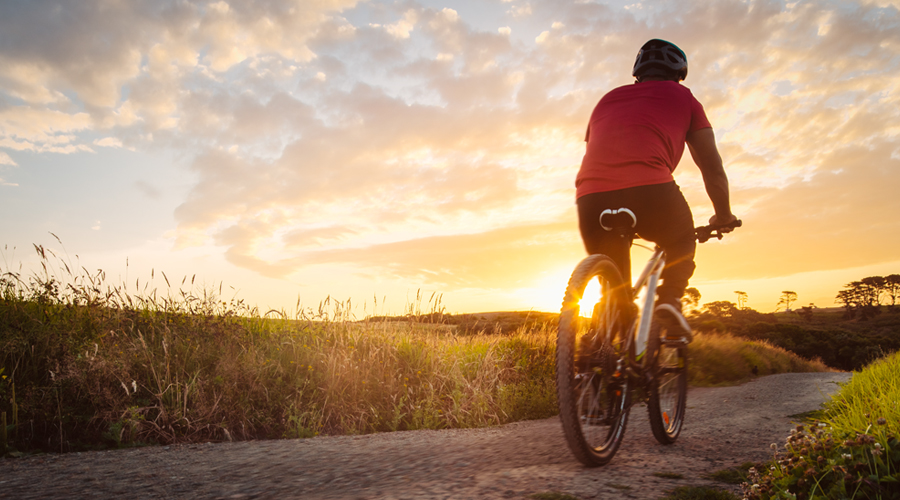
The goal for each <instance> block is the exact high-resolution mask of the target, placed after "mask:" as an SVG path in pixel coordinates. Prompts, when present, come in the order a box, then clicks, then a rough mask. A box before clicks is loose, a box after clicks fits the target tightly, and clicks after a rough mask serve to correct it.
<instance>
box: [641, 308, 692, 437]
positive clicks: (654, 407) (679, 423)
mask: <svg viewBox="0 0 900 500" xmlns="http://www.w3.org/2000/svg"><path fill="white" fill-rule="evenodd" d="M650 330H651V331H650V339H649V345H648V354H650V355H651V356H653V365H654V366H653V369H654V370H658V368H659V354H660V349H661V348H662V345H661V344H662V343H661V341H660V335H661V332H660V328H659V326H658V325H653V326H651V329H650ZM678 355H679V357H681V358H682V359H683V363H684V366H683V367H682V371H681V373H680V374H679V379H678V381H677V384H678V388H677V390H678V401H677V403H676V412H675V415H674V417H673V419H674V420H675V421H674V425H672V426H670V425H668V424H666V422H665V419H664V417H663V414H662V409H661V408H660V402H659V398H660V393H659V379H658V378H656V377H654V381H653V383H652V385H651V387H650V388H649V391H648V399H647V413H648V414H649V417H650V430H651V431H653V437H655V438H656V440H657V441H658V442H659V443H660V444H664V445H669V444H673V443H675V440H677V439H678V435H679V434H680V433H681V429H682V428H683V427H684V413H685V410H686V409H687V367H688V360H687V347H679V348H678Z"/></svg>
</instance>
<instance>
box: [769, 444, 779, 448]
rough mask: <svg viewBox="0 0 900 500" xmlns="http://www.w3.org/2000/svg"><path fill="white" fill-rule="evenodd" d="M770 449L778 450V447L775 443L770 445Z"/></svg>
mask: <svg viewBox="0 0 900 500" xmlns="http://www.w3.org/2000/svg"><path fill="white" fill-rule="evenodd" d="M769 448H772V449H773V450H777V449H778V445H777V444H775V443H772V444H770V445H769Z"/></svg>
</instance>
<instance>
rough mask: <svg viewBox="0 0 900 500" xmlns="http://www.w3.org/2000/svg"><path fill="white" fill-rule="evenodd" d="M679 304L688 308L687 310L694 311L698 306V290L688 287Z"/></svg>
mask: <svg viewBox="0 0 900 500" xmlns="http://www.w3.org/2000/svg"><path fill="white" fill-rule="evenodd" d="M681 304H682V305H685V306H688V308H689V309H696V308H697V307H698V306H699V305H700V290H697V289H696V288H694V287H690V288H688V289H687V290H685V291H684V297H682V298H681Z"/></svg>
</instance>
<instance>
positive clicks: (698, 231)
mask: <svg viewBox="0 0 900 500" xmlns="http://www.w3.org/2000/svg"><path fill="white" fill-rule="evenodd" d="M741 225H743V222H741V220H740V219H736V220H735V221H733V222H731V223H729V224H725V225H722V226H702V227H696V228H694V234H695V235H696V237H697V241H698V242H700V243H706V242H707V241H708V240H709V239H710V238H713V237H715V238H716V239H719V240H721V239H722V236H724V235H725V233H723V232H722V231H721V230H722V229H734V228H737V227H741ZM726 232H727V231H726Z"/></svg>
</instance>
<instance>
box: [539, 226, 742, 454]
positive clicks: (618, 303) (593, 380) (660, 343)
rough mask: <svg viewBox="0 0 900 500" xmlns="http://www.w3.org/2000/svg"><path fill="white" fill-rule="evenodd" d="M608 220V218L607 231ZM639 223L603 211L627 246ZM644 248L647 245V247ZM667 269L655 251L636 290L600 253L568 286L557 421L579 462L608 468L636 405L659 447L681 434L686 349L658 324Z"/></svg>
mask: <svg viewBox="0 0 900 500" xmlns="http://www.w3.org/2000/svg"><path fill="white" fill-rule="evenodd" d="M604 216H610V218H609V219H608V222H609V224H608V225H604ZM636 221H637V219H636V218H635V216H634V213H632V212H631V211H630V210H628V209H624V208H623V209H618V210H605V211H604V212H603V214H601V216H600V222H601V225H603V228H604V229H606V230H607V231H613V232H615V233H616V235H617V236H620V237H621V238H622V241H623V243H622V244H623V245H628V246H629V247H630V246H631V245H632V244H633V240H634V238H635V236H636V235H635V232H634V229H633V228H634V225H635V224H636ZM740 226H741V221H740V220H737V221H734V222H733V223H731V224H729V225H727V226H719V227H713V226H704V227H698V228H696V229H695V237H696V238H697V240H698V241H699V242H700V243H703V242H705V241H707V240H709V239H710V238H713V237H715V238H717V239H722V235H723V234H724V233H723V232H722V230H724V229H733V228H736V227H740ZM645 248H647V247H645ZM664 266H665V251H663V249H662V248H660V247H659V246H658V245H656V246H655V248H653V254H652V256H651V257H650V259H649V260H648V262H647V264H646V266H645V267H644V270H643V272H642V273H641V275H640V277H639V278H638V279H637V282H636V284H635V285H634V287H632V286H630V284H628V283H625V281H624V280H623V278H622V273H621V272H619V269H618V267H617V266H616V264H615V263H614V262H613V260H612V259H610V258H609V257H607V256H606V255H602V254H595V255H590V256H588V257H586V258H585V259H584V260H582V261H581V262H580V263H579V264H578V266H577V267H576V268H575V270H574V272H573V273H572V276H571V278H570V279H569V284H568V286H567V287H566V295H565V298H564V299H563V305H562V310H561V312H560V316H559V330H558V333H557V345H556V384H557V396H558V402H559V415H560V419H561V420H562V424H563V431H564V433H565V436H566V441H567V443H568V445H569V448H570V449H571V451H572V453H573V454H574V455H575V457H576V458H577V459H578V460H579V461H581V462H582V463H583V464H584V465H587V466H589V467H596V466H601V465H605V464H607V463H609V461H610V460H612V458H613V456H614V455H615V454H616V452H617V451H618V449H619V446H620V445H621V444H622V439H623V438H624V436H625V427H626V424H627V422H628V414H629V412H630V410H631V406H632V399H633V398H634V397H635V396H637V398H638V399H639V400H643V401H646V403H647V410H648V412H649V414H650V428H651V430H652V431H653V436H654V437H655V438H656V440H657V441H659V442H660V443H661V444H672V443H674V442H675V440H676V439H677V438H678V435H679V434H680V433H681V429H682V425H683V423H684V413H685V405H686V401H687V376H688V374H687V365H688V363H687V361H688V360H687V344H688V342H689V340H688V339H686V338H685V337H683V336H680V335H674V334H671V333H670V332H669V329H668V328H667V327H666V326H665V325H664V324H663V323H662V322H660V321H654V320H653V310H654V303H655V300H656V287H657V284H658V282H659V278H660V274H661V273H662V270H663V267H664ZM594 279H597V280H598V281H599V285H600V299H599V300H598V301H597V302H596V304H594V305H593V311H592V315H591V318H590V322H589V324H587V325H585V324H584V323H586V320H587V319H586V318H583V319H582V318H580V315H579V313H580V307H581V306H580V302H581V300H582V298H583V296H584V291H585V288H586V287H587V286H588V284H589V283H590V282H592V281H593V280H594Z"/></svg>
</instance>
